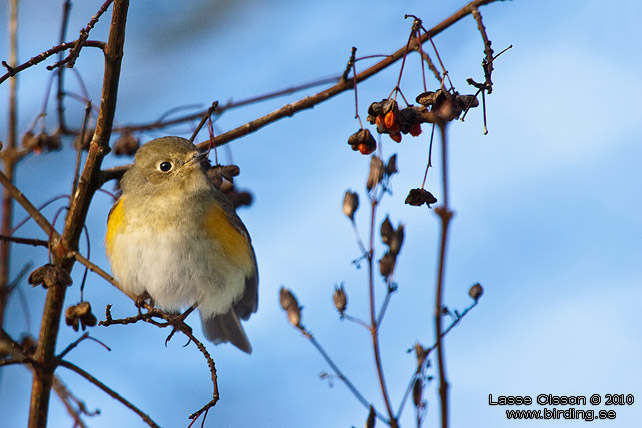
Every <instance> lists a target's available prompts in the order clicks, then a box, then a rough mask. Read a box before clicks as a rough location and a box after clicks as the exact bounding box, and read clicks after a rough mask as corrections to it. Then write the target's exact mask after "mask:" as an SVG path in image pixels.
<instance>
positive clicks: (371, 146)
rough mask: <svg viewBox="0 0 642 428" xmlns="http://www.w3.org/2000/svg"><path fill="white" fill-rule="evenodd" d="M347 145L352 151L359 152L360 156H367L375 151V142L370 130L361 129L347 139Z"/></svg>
mask: <svg viewBox="0 0 642 428" xmlns="http://www.w3.org/2000/svg"><path fill="white" fill-rule="evenodd" d="M348 144H350V147H352V150H355V151H357V150H359V152H361V154H362V155H369V154H370V153H372V152H374V151H375V150H376V149H377V142H376V141H375V139H374V137H373V136H372V134H371V133H370V130H368V129H364V128H361V129H359V130H358V131H357V132H355V133H354V134H352V135H351V136H350V137H348Z"/></svg>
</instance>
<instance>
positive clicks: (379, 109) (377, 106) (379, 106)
mask: <svg viewBox="0 0 642 428" xmlns="http://www.w3.org/2000/svg"><path fill="white" fill-rule="evenodd" d="M385 101H386V100H385V99H384V100H381V101H379V102H374V103H372V104H370V106H369V107H368V115H370V116H373V117H377V116H383V115H384V112H383V103H384V102H385Z"/></svg>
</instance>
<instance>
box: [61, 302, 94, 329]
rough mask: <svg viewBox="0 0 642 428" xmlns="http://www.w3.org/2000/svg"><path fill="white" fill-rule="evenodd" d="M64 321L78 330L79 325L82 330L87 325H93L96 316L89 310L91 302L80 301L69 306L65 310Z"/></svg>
mask: <svg viewBox="0 0 642 428" xmlns="http://www.w3.org/2000/svg"><path fill="white" fill-rule="evenodd" d="M65 322H66V323H67V325H69V326H71V327H72V328H73V329H74V330H75V331H78V328H79V327H81V328H82V329H83V330H85V329H86V328H87V327H94V326H95V325H96V322H97V320H96V316H95V315H94V314H93V313H92V312H91V304H90V303H89V302H80V303H78V304H77V305H73V306H69V307H68V308H67V309H66V310H65Z"/></svg>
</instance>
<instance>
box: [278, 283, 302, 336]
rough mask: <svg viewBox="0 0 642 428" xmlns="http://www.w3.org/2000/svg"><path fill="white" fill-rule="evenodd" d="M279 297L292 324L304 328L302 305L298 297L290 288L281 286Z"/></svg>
mask: <svg viewBox="0 0 642 428" xmlns="http://www.w3.org/2000/svg"><path fill="white" fill-rule="evenodd" d="M279 297H280V301H281V307H282V308H283V310H285V311H286V312H287V314H288V320H289V321H290V324H292V325H293V326H295V327H297V328H302V326H301V307H300V306H299V302H297V300H296V297H294V294H292V292H291V291H290V290H288V289H287V288H285V287H281V290H280V291H279Z"/></svg>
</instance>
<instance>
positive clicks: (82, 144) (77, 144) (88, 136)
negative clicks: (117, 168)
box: [74, 129, 94, 151]
mask: <svg viewBox="0 0 642 428" xmlns="http://www.w3.org/2000/svg"><path fill="white" fill-rule="evenodd" d="M92 138H94V130H93V129H87V130H85V136H84V138H82V134H78V135H77V136H76V138H74V148H75V149H76V150H78V149H82V150H85V151H86V150H89V144H91V140H92Z"/></svg>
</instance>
